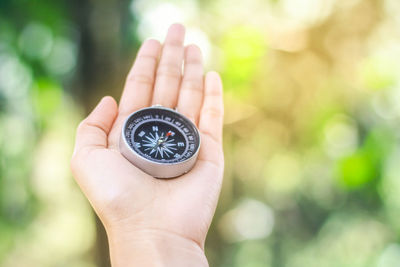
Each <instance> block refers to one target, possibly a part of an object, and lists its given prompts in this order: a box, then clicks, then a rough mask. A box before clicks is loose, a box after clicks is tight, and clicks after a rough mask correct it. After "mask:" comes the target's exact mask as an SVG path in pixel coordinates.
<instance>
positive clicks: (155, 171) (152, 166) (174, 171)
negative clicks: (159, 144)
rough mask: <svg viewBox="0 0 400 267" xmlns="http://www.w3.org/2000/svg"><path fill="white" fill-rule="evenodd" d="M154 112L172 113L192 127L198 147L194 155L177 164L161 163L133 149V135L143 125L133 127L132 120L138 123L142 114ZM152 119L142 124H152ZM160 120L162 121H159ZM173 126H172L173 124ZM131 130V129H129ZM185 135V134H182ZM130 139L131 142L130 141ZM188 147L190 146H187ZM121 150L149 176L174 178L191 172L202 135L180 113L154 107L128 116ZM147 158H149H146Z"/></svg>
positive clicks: (177, 161)
mask: <svg viewBox="0 0 400 267" xmlns="http://www.w3.org/2000/svg"><path fill="white" fill-rule="evenodd" d="M147 111H148V112H154V113H157V112H159V114H162V113H166V114H168V113H170V114H172V115H175V116H176V118H178V120H179V121H182V122H184V123H185V124H186V125H190V128H191V131H192V134H193V135H195V139H196V146H195V149H194V150H193V152H192V154H191V155H190V156H189V157H186V158H185V159H182V160H176V161H175V162H160V161H156V160H154V159H152V158H150V157H149V156H147V155H141V154H140V152H138V151H136V150H135V149H134V148H133V142H132V141H131V140H130V138H132V135H134V134H135V130H137V128H138V127H139V126H140V125H141V124H140V122H139V123H137V125H135V126H134V127H132V125H133V123H132V120H134V121H137V120H140V117H139V118H136V119H135V117H136V116H138V115H139V114H141V113H146V112H147ZM152 119H154V118H149V119H147V121H146V120H142V124H143V123H145V122H151V121H152ZM158 120H160V119H158ZM171 125H172V124H171ZM129 128H131V129H129ZM176 129H177V130H179V127H176ZM181 134H185V133H183V132H182V133H181ZM128 139H129V140H128ZM186 145H188V144H186ZM119 149H120V153H121V154H122V155H123V156H124V157H125V158H126V159H127V160H129V161H130V162H131V163H132V164H133V165H135V166H136V167H138V168H139V169H141V170H142V171H144V172H146V173H147V174H149V175H151V176H153V177H155V178H173V177H177V176H180V175H182V174H184V173H187V172H188V171H190V170H191V169H192V168H193V166H194V164H195V163H196V160H197V156H198V153H199V150H200V134H199V131H198V130H197V128H196V126H195V125H194V124H193V123H192V122H191V121H190V120H189V119H187V118H186V117H185V116H183V115H182V114H180V113H179V112H177V111H175V110H173V109H170V108H166V107H163V106H160V105H156V106H152V107H147V108H143V109H140V110H138V111H135V112H133V113H132V114H130V115H129V116H128V118H127V119H126V120H125V122H124V124H123V127H122V131H121V137H120V141H119ZM146 157H147V158H146Z"/></svg>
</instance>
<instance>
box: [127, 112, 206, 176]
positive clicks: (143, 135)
mask: <svg viewBox="0 0 400 267" xmlns="http://www.w3.org/2000/svg"><path fill="white" fill-rule="evenodd" d="M122 139H123V140H122V141H123V142H121V145H122V146H123V145H126V144H127V145H128V146H129V151H128V152H129V153H123V154H124V156H125V157H126V158H128V159H129V160H130V161H131V162H132V163H134V164H135V163H137V162H136V161H137V156H139V157H140V158H142V159H145V160H147V161H150V162H154V163H157V164H163V165H177V164H179V163H183V162H186V161H189V160H190V159H192V158H195V156H197V152H198V150H199V146H200V136H199V133H198V130H197V128H196V126H195V125H194V124H193V123H192V122H191V121H190V120H188V119H187V118H186V117H184V116H183V115H181V114H179V113H178V112H176V111H174V110H172V109H169V108H164V107H158V106H157V107H150V108H144V109H141V110H139V111H137V112H135V113H133V114H131V115H130V116H129V118H128V119H127V121H126V122H125V125H124V127H123V132H122ZM125 151H126V149H125ZM127 154H129V155H127ZM193 164H194V163H193ZM135 165H141V164H140V163H139V164H135ZM139 167H140V166H139ZM186 171H187V170H186Z"/></svg>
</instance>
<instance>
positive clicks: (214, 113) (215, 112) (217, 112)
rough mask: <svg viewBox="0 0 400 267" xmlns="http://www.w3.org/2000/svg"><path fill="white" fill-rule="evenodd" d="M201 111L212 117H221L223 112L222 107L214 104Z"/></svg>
mask: <svg viewBox="0 0 400 267" xmlns="http://www.w3.org/2000/svg"><path fill="white" fill-rule="evenodd" d="M203 112H204V113H205V114H206V115H208V116H210V117H213V118H222V117H223V113H224V111H223V109H221V108H217V107H214V106H211V107H208V108H206V109H205V110H204V111H203Z"/></svg>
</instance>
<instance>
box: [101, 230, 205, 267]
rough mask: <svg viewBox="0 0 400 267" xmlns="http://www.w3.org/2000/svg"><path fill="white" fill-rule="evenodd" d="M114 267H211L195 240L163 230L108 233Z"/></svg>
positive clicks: (112, 231) (114, 231)
mask: <svg viewBox="0 0 400 267" xmlns="http://www.w3.org/2000/svg"><path fill="white" fill-rule="evenodd" d="M107 235H108V240H109V245H110V257H111V262H112V266H113V267H120V266H123V267H127V266H149V267H153V266H154V267H159V266H160V267H161V266H174V267H175V266H176V267H179V266H193V267H197V266H199V267H203V266H208V262H207V258H206V257H205V254H204V250H203V249H202V248H201V247H200V246H199V244H198V243H196V242H195V241H194V240H190V239H187V238H185V237H182V236H180V235H178V234H175V233H172V232H169V231H166V230H159V229H140V230H132V229H129V230H123V229H112V230H110V229H108V230H107Z"/></svg>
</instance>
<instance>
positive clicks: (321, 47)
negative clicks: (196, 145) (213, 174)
mask: <svg viewBox="0 0 400 267" xmlns="http://www.w3.org/2000/svg"><path fill="white" fill-rule="evenodd" d="M399 13H400V1H398V0H379V1H376V0H319V1H311V0H268V1H263V0H249V1H240V0H214V1H200V0H190V1H176V0H162V1H154V0H129V1H122V2H119V3H116V2H115V1H98V2H96V1H40V2H35V3H33V2H32V3H30V2H29V3H28V2H23V1H22V2H21V1H11V0H4V1H0V265H1V266H5V267H19V266H40V267H43V266H44V267H45V266H49V267H50V266H76V267H92V266H101V267H104V266H109V259H108V255H107V250H106V239H105V238H104V233H103V232H102V228H101V225H100V223H99V221H97V220H95V216H94V214H93V212H92V211H91V208H90V205H89V203H87V201H86V200H85V198H84V197H83V195H82V193H81V192H80V190H79V188H78V187H77V185H76V183H75V182H74V180H73V179H72V177H71V173H70V171H69V167H68V166H69V158H70V156H71V153H72V146H73V139H74V132H75V128H76V126H77V124H78V122H79V121H80V120H81V119H82V118H84V116H85V114H87V113H88V112H89V111H90V110H91V109H92V108H93V106H94V105H95V103H96V102H97V101H98V100H99V99H100V98H101V97H102V96H103V95H106V94H107V95H112V96H114V97H115V98H116V99H119V94H120V92H121V89H122V86H123V82H124V80H125V75H126V73H127V72H128V70H129V67H130V66H131V64H132V60H133V59H134V56H135V53H136V51H137V49H138V47H139V45H140V43H141V42H142V41H144V40H145V39H147V38H156V39H158V40H161V41H162V40H163V38H164V36H165V34H166V30H167V28H168V27H169V25H170V24H172V23H175V22H180V23H183V24H185V26H186V29H187V39H186V44H190V43H195V44H197V45H199V46H200V48H201V50H202V52H203V56H204V59H205V60H204V61H205V65H206V70H217V71H219V72H220V73H221V75H222V79H223V82H224V101H225V120H224V151H225V178H224V183H223V188H222V194H221V197H220V202H219V206H218V208H217V210H216V215H215V218H214V220H213V224H212V226H211V228H210V230H209V234H208V238H207V242H206V254H207V256H208V259H209V261H210V265H211V266H222V267H228V266H229V267H232V266H241V267H242V266H245V267H261V266H263V267H264V266H267V267H282V266H285V267H303V266H304V267H313V266H324V267H330V266H332V267H348V266H351V267H365V266H376V267H395V266H400V265H399V262H400V239H399V233H400V213H399V210H400V194H399V192H400V170H399V162H400V145H399V140H400V45H399V44H400V30H399V29H400V17H399V15H398V14H399Z"/></svg>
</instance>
